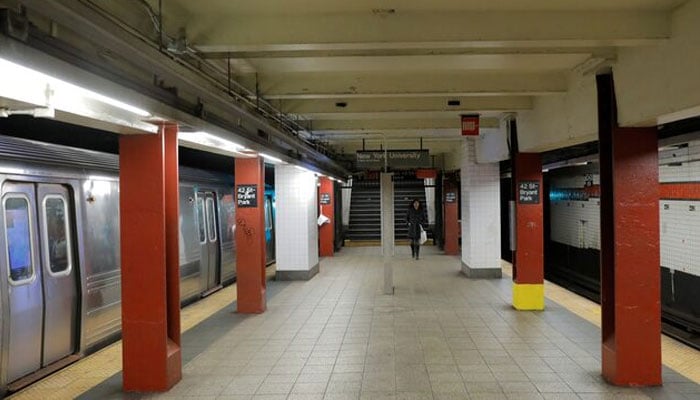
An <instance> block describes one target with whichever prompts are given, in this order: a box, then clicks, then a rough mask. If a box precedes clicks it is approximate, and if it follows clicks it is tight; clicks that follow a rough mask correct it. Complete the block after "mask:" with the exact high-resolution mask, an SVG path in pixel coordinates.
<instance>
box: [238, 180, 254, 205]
mask: <svg viewBox="0 0 700 400" xmlns="http://www.w3.org/2000/svg"><path fill="white" fill-rule="evenodd" d="M236 205H237V206H238V207H257V206H258V185H238V186H237V187H236Z"/></svg>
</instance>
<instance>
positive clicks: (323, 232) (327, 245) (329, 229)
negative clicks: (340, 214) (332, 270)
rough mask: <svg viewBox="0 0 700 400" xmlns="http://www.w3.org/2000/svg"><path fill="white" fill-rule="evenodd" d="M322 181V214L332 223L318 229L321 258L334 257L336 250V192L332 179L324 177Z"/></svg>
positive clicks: (320, 199) (320, 201) (320, 197)
mask: <svg viewBox="0 0 700 400" xmlns="http://www.w3.org/2000/svg"><path fill="white" fill-rule="evenodd" d="M320 181H321V188H320V189H321V190H320V193H319V203H320V205H321V214H323V215H325V216H326V217H328V218H329V219H330V221H329V222H328V223H326V224H323V225H321V226H320V227H319V228H318V237H319V241H320V243H319V254H320V255H321V257H333V251H334V248H335V243H334V240H335V198H334V197H335V196H334V194H335V191H334V190H333V189H334V188H333V180H332V179H330V178H328V177H325V176H323V177H321V179H320Z"/></svg>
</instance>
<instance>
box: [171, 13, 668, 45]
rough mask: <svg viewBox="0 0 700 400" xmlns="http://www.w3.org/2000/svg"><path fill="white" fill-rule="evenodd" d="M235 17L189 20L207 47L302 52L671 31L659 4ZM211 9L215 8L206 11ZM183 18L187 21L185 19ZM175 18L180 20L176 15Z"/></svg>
mask: <svg viewBox="0 0 700 400" xmlns="http://www.w3.org/2000/svg"><path fill="white" fill-rule="evenodd" d="M369 11H370V10H368V12H367V13H339V14H325V15H323V16H322V17H321V16H319V15H313V14H307V15H286V14H279V15H255V16H249V15H248V16H242V15H241V16H236V15H230V14H227V13H221V12H219V10H217V9H211V8H210V9H207V8H200V9H198V10H197V12H198V13H199V14H198V15H197V18H191V19H189V20H187V21H185V20H184V18H183V20H182V21H181V22H180V23H181V24H183V25H181V26H187V32H188V37H189V38H190V40H191V42H192V43H193V44H195V45H196V46H198V48H199V49H200V50H202V51H215V52H228V51H232V52H233V51H280V50H284V51H293V50H296V51H299V50H332V49H354V50H357V49H368V48H373V47H374V48H382V47H383V48H387V47H389V46H387V43H391V47H395V44H394V43H403V46H404V47H411V46H415V44H416V43H426V42H434V43H435V42H437V43H439V42H450V43H453V44H452V46H459V47H462V48H478V47H482V48H483V47H516V46H524V47H552V46H553V47H561V46H596V47H599V46H636V45H640V44H644V43H647V42H648V41H650V40H651V41H653V40H658V39H667V38H669V36H670V33H671V32H670V29H671V28H670V26H671V24H670V13H667V12H658V11H476V12H474V11H472V12H466V11H453V12H402V11H401V9H400V8H398V10H397V12H396V13H395V14H392V15H385V16H382V15H374V14H372V13H371V12H369ZM208 12H210V13H208ZM185 22H186V24H185ZM175 23H178V22H177V21H175Z"/></svg>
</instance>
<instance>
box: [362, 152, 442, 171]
mask: <svg viewBox="0 0 700 400" xmlns="http://www.w3.org/2000/svg"><path fill="white" fill-rule="evenodd" d="M385 154H386V155H387V156H388V162H387V166H388V167H390V168H394V169H414V168H427V167H430V154H429V153H428V150H388V151H386V152H385V151H384V150H363V151H358V152H357V156H356V157H357V158H356V160H355V161H356V166H357V168H359V169H382V168H384V157H385Z"/></svg>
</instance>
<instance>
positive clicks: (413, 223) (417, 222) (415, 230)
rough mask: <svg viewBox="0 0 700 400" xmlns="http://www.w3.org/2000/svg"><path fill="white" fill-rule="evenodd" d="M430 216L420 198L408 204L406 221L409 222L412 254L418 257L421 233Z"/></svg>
mask: <svg viewBox="0 0 700 400" xmlns="http://www.w3.org/2000/svg"><path fill="white" fill-rule="evenodd" d="M427 222H428V218H426V216H425V210H424V209H423V205H422V204H421V202H420V200H418V199H415V200H413V202H412V203H411V205H410V206H408V211H406V223H407V224H408V238H409V239H411V256H412V257H413V258H415V259H416V260H417V259H418V256H419V254H420V233H421V230H422V229H425V228H424V225H427Z"/></svg>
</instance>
